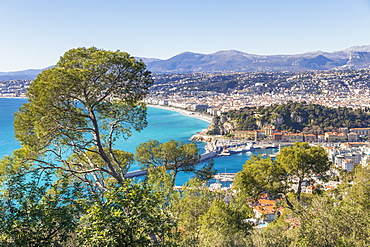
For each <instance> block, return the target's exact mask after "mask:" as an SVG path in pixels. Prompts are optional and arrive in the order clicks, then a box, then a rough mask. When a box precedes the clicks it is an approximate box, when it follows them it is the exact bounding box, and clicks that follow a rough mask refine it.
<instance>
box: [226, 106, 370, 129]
mask: <svg viewBox="0 0 370 247" xmlns="http://www.w3.org/2000/svg"><path fill="white" fill-rule="evenodd" d="M225 116H226V117H227V118H228V121H229V122H231V121H236V123H237V130H256V129H258V128H261V127H262V126H268V125H275V126H276V127H278V128H280V129H283V130H291V131H295V132H296V131H304V132H307V133H313V134H322V133H323V132H324V131H333V130H336V129H338V128H341V127H347V128H361V127H367V126H369V125H370V115H369V113H368V112H366V111H365V110H363V109H352V108H346V107H338V108H330V107H326V106H322V105H318V104H307V103H306V102H292V101H289V102H288V103H286V104H281V105H277V104H276V105H271V106H266V107H245V108H243V109H240V110H231V111H229V112H227V113H225ZM278 119H280V120H281V122H279V120H278Z"/></svg>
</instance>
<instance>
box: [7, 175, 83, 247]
mask: <svg viewBox="0 0 370 247" xmlns="http://www.w3.org/2000/svg"><path fill="white" fill-rule="evenodd" d="M51 180H52V177H51V176H50V174H48V173H45V172H42V171H40V170H37V171H32V172H30V173H26V172H21V171H18V173H17V174H8V180H7V181H6V183H5V184H3V186H4V187H3V188H4V191H3V193H2V194H1V197H0V232H1V234H0V244H1V246H65V244H66V243H68V242H69V240H70V238H71V237H72V236H73V235H74V231H75V229H76V227H77V221H78V218H79V215H81V214H82V213H83V210H82V207H81V206H80V204H79V203H78V201H76V200H74V199H75V198H79V197H80V196H81V192H82V190H81V187H80V185H79V184H76V183H75V184H74V185H73V187H68V182H66V181H61V180H60V181H59V183H56V184H54V185H52V184H51Z"/></svg>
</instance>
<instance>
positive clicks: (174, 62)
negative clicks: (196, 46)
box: [0, 45, 370, 80]
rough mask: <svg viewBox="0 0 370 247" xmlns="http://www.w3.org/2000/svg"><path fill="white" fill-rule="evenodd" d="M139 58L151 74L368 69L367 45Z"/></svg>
mask: <svg viewBox="0 0 370 247" xmlns="http://www.w3.org/2000/svg"><path fill="white" fill-rule="evenodd" d="M138 59H141V60H142V61H144V62H145V63H146V65H147V68H148V69H149V70H150V71H152V72H154V73H193V72H232V71H234V72H248V71H265V72H278V71H293V72H296V71H307V70H340V69H361V68H370V45H364V46H353V47H350V48H348V49H345V50H342V51H335V52H322V51H315V52H308V53H303V54H296V55H255V54H249V53H244V52H240V51H235V50H229V51H218V52H216V53H213V54H201V53H193V52H183V53H181V54H178V55H176V56H174V57H171V58H169V59H165V60H163V59H156V58H142V57H138ZM48 68H50V67H48ZM45 69H47V68H45ZM43 70H44V69H39V70H37V69H30V70H23V71H15V72H0V80H11V79H34V78H36V76H37V75H38V74H39V73H40V72H41V71H43Z"/></svg>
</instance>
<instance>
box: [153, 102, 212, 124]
mask: <svg viewBox="0 0 370 247" xmlns="http://www.w3.org/2000/svg"><path fill="white" fill-rule="evenodd" d="M146 106H147V107H153V108H159V109H163V110H168V111H174V112H178V113H181V114H182V115H184V116H187V117H193V118H197V119H200V120H203V121H205V122H208V123H211V122H212V119H213V117H211V116H207V115H204V114H201V113H199V112H192V111H188V110H185V109H180V108H175V107H170V106H162V105H152V104H146Z"/></svg>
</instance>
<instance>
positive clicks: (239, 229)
mask: <svg viewBox="0 0 370 247" xmlns="http://www.w3.org/2000/svg"><path fill="white" fill-rule="evenodd" d="M249 216H250V215H249V214H246V213H245V211H243V210H239V208H236V207H234V206H233V203H232V202H230V203H226V202H225V201H224V200H222V199H221V198H217V199H215V200H213V202H212V205H211V207H210V208H209V210H208V211H207V213H206V214H204V215H203V216H202V217H201V221H200V222H201V223H200V224H201V229H200V236H199V243H200V245H199V246H209V247H211V246H212V247H217V246H219V247H232V246H245V244H246V239H245V237H246V235H247V234H249V232H250V230H251V228H252V225H251V224H250V223H249V222H246V221H245V219H247V218H249Z"/></svg>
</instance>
